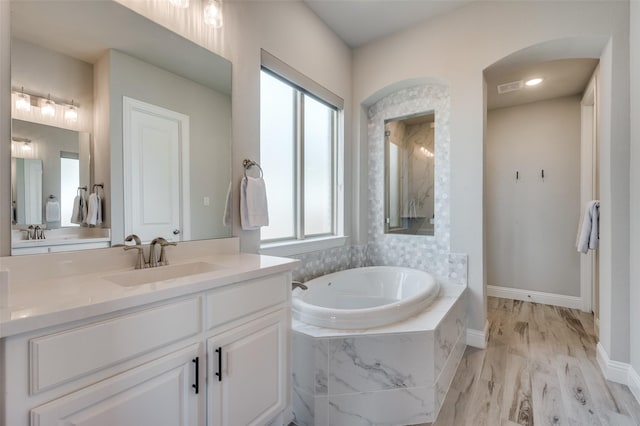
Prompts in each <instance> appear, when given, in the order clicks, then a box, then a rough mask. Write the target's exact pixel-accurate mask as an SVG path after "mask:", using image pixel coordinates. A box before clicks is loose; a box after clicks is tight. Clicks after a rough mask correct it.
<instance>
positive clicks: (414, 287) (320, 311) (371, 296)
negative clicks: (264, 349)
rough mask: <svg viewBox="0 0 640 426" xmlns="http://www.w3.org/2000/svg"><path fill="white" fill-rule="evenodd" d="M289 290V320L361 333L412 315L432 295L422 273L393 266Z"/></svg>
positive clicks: (434, 285)
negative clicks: (290, 302)
mask: <svg viewBox="0 0 640 426" xmlns="http://www.w3.org/2000/svg"><path fill="white" fill-rule="evenodd" d="M305 285H306V286H307V287H308V290H302V289H300V288H298V289H296V290H295V291H294V292H293V316H294V318H296V319H298V320H300V321H302V322H304V323H307V324H310V325H315V326H319V327H326V328H334V329H343V330H350V329H367V328H373V327H379V326H383V325H387V324H391V323H394V322H397V321H401V320H404V319H407V318H409V317H412V316H414V315H416V314H417V313H418V312H421V311H422V310H424V309H425V308H426V307H427V306H429V305H430V304H431V302H432V301H433V300H434V299H435V298H436V297H437V295H438V292H439V290H440V285H439V284H438V282H437V281H436V280H435V279H434V278H433V276H432V275H431V274H429V273H427V272H423V271H419V270H416V269H410V268H402V267H395V266H373V267H366V268H355V269H348V270H345V271H340V272H336V273H333V274H329V275H324V276H322V277H318V278H315V279H313V280H311V281H308V282H306V283H305Z"/></svg>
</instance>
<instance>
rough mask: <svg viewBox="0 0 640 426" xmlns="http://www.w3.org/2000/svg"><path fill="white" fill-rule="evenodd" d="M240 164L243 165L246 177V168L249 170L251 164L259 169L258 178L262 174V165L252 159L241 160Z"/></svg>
mask: <svg viewBox="0 0 640 426" xmlns="http://www.w3.org/2000/svg"><path fill="white" fill-rule="evenodd" d="M242 166H243V167H244V177H247V170H249V169H250V168H251V167H253V166H256V167H257V168H258V169H259V170H260V178H262V177H263V176H264V172H263V171H262V167H260V164H258V163H256V162H255V161H253V160H249V159H248V158H247V159H245V160H244V161H243V162H242Z"/></svg>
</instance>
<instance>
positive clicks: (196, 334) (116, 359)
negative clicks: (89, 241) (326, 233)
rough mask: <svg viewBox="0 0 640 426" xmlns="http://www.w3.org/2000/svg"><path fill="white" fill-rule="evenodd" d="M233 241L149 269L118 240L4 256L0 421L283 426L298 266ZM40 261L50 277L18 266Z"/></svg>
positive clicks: (179, 250) (190, 248) (194, 245)
mask: <svg viewBox="0 0 640 426" xmlns="http://www.w3.org/2000/svg"><path fill="white" fill-rule="evenodd" d="M237 244H238V242H237V239H235V238H231V239H226V240H219V241H217V242H216V241H198V242H190V243H182V244H181V245H180V246H178V247H172V248H171V249H170V250H171V253H170V255H171V256H172V258H171V259H172V261H173V263H172V264H171V265H168V266H161V267H157V268H152V269H143V270H133V265H134V263H135V254H134V253H131V252H124V251H123V250H122V249H119V248H111V249H106V250H93V251H87V252H78V253H74V254H73V255H71V254H69V253H55V254H49V255H46V256H20V257H13V258H0V270H1V272H0V285H2V286H4V287H7V286H8V293H9V294H8V306H3V307H0V360H2V364H1V365H0V377H1V380H2V382H1V383H0V387H1V388H2V393H3V395H4V397H3V399H2V400H1V401H0V415H1V417H0V424H1V425H11V426H23V425H24V426H26V425H33V426H36V425H59V424H69V425H154V426H155V425H167V426H175V425H205V424H206V425H212V426H213V425H266V424H270V423H271V424H274V425H275V424H287V423H288V421H290V405H291V404H290V401H291V398H290V391H289V389H290V379H289V378H290V360H289V347H290V343H289V342H290V324H291V314H290V304H291V296H290V294H291V290H290V287H291V269H292V268H293V267H295V266H296V265H297V263H298V261H295V260H289V259H281V258H274V257H268V256H260V255H252V254H243V253H239V252H238V251H237ZM234 249H235V250H234ZM203 253H210V254H207V255H205V256H203ZM91 256H94V257H95V259H102V260H101V262H102V263H105V265H102V266H96V265H99V263H93V266H94V267H93V268H92V270H89V268H87V267H86V266H85V262H89V258H90V257H91ZM36 257H42V259H37V260H41V261H42V262H46V263H47V266H48V267H49V268H50V269H49V271H48V274H47V275H46V276H45V275H44V274H43V273H42V272H38V271H34V270H25V269H24V265H26V264H28V261H29V260H31V261H32V262H33V261H34V260H36ZM95 259H94V261H95ZM32 269H33V268H32ZM7 270H8V272H7ZM7 279H8V283H7V282H6V281H7ZM2 280H4V281H5V282H4V283H2ZM4 290H6V288H5V289H4ZM5 296H6V294H5ZM0 300H3V299H2V298H0ZM5 305H6V303H5Z"/></svg>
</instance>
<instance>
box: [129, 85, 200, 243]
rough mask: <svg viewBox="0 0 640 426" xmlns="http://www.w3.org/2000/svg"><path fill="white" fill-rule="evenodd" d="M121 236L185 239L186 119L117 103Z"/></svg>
mask: <svg viewBox="0 0 640 426" xmlns="http://www.w3.org/2000/svg"><path fill="white" fill-rule="evenodd" d="M123 106H124V108H123V110H124V117H123V122H124V131H123V150H124V209H125V223H124V230H125V235H129V234H136V235H138V236H139V237H140V238H141V239H142V240H143V241H151V240H152V239H154V238H155V237H164V238H166V239H167V240H170V241H171V240H173V241H179V240H182V239H189V167H188V165H189V117H188V116H186V115H184V114H180V113H177V112H175V111H171V110H168V109H165V108H161V107H158V106H156V105H152V104H148V103H145V102H141V101H138V100H135V99H131V98H127V97H124V98H123Z"/></svg>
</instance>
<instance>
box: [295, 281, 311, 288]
mask: <svg viewBox="0 0 640 426" xmlns="http://www.w3.org/2000/svg"><path fill="white" fill-rule="evenodd" d="M296 288H301V289H303V290H308V289H309V287H307V286H306V285H304V284H302V283H301V282H300V281H291V290H295V289H296Z"/></svg>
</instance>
